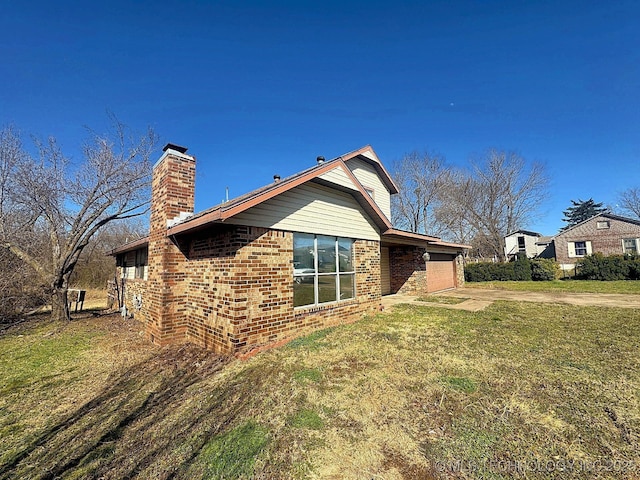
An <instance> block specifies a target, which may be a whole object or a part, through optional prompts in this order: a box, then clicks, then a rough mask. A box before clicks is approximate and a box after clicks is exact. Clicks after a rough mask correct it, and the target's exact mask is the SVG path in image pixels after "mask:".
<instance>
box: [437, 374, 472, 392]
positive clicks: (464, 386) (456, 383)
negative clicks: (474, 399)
mask: <svg viewBox="0 0 640 480" xmlns="http://www.w3.org/2000/svg"><path fill="white" fill-rule="evenodd" d="M442 381H443V383H444V384H445V385H446V386H448V387H450V388H452V389H453V390H459V391H461V392H464V393H473V392H475V391H476V389H477V388H478V387H477V386H476V384H475V382H474V381H473V380H471V379H469V378H466V377H444V378H443V379H442Z"/></svg>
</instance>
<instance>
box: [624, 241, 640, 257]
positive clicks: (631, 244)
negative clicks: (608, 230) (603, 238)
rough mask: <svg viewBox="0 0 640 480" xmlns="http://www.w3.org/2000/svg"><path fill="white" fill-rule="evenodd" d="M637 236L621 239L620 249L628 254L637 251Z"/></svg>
mask: <svg viewBox="0 0 640 480" xmlns="http://www.w3.org/2000/svg"><path fill="white" fill-rule="evenodd" d="M638 240H640V239H638V238H625V239H624V240H622V251H623V252H624V253H629V254H637V253H638Z"/></svg>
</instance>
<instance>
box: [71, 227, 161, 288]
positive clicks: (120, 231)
mask: <svg viewBox="0 0 640 480" xmlns="http://www.w3.org/2000/svg"><path fill="white" fill-rule="evenodd" d="M138 220H139V218H132V219H127V220H121V221H118V222H111V223H108V224H107V225H105V226H104V227H103V228H102V229H100V230H99V231H98V232H97V233H96V234H95V235H94V236H93V237H92V238H91V240H90V241H89V243H88V245H87V246H86V247H85V249H84V250H83V251H82V254H81V255H80V257H79V259H78V263H77V265H76V268H75V269H74V271H73V274H72V275H71V276H70V277H69V282H70V285H79V286H83V287H89V288H101V287H104V286H105V285H106V284H107V281H109V280H112V279H113V257H111V256H109V255H106V254H105V252H110V251H111V250H113V249H114V248H117V247H119V246H120V245H124V244H125V243H128V242H130V241H133V240H138V239H140V238H142V237H144V236H145V235H147V234H148V222H147V225H146V226H145V225H144V224H143V223H142V222H140V221H138Z"/></svg>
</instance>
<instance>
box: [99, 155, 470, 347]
mask: <svg viewBox="0 0 640 480" xmlns="http://www.w3.org/2000/svg"><path fill="white" fill-rule="evenodd" d="M186 152H187V149H186V148H184V147H180V146H177V145H173V144H168V145H167V146H166V147H165V148H164V153H163V155H162V156H161V157H160V159H159V160H158V162H157V163H156V164H155V166H154V169H153V179H152V192H151V217H150V233H149V236H148V237H147V238H143V239H141V240H137V241H135V242H132V243H129V244H127V245H124V246H122V247H120V248H117V249H115V250H114V251H113V252H111V254H112V255H114V256H115V257H116V260H117V266H118V268H117V272H118V273H117V282H114V287H115V288H116V289H117V292H116V293H113V295H116V296H118V298H119V299H120V300H121V301H122V302H123V312H124V313H126V314H127V315H132V316H133V317H134V318H136V319H138V320H140V321H141V322H142V323H143V324H144V328H145V333H146V336H147V337H148V338H149V339H150V340H151V341H152V342H154V343H156V344H159V345H165V344H169V343H174V342H184V341H190V342H193V343H196V344H199V345H201V346H203V347H206V348H209V349H212V350H214V351H217V352H220V353H240V352H244V351H248V350H251V349H253V348H255V347H258V346H261V345H266V344H271V343H273V342H277V341H280V340H285V339H287V338H291V337H294V336H298V335H300V334H302V333H305V332H308V331H311V330H314V329H318V328H324V327H328V326H331V325H336V324H339V323H343V322H350V321H354V320H356V319H358V318H361V317H362V315H363V314H365V313H367V312H372V311H376V310H377V309H378V308H379V306H380V300H381V295H385V294H391V293H403V294H404V293H406V294H424V293H428V292H432V291H437V290H443V289H448V288H455V287H456V286H458V285H461V284H462V283H463V282H464V272H463V263H462V258H463V252H464V250H465V249H466V248H468V247H467V246H466V245H457V244H453V243H448V242H444V241H442V240H441V239H439V238H437V237H431V236H428V235H421V234H416V233H410V232H405V231H401V230H397V229H394V228H393V227H392V225H391V222H390V221H389V218H390V217H391V195H393V194H395V193H397V191H398V190H397V187H396V185H395V184H394V182H393V180H392V179H391V176H390V175H389V173H388V172H387V170H386V169H385V168H384V166H383V165H382V163H381V162H380V160H379V158H378V157H377V155H376V154H375V152H374V151H373V149H372V148H371V147H370V146H366V147H363V148H361V149H359V150H356V151H354V152H351V153H348V154H345V155H343V156H340V157H337V158H334V159H333V160H329V161H325V160H324V158H323V157H318V159H317V162H316V163H315V165H313V166H312V167H310V168H308V169H306V170H304V171H302V172H300V173H298V174H296V175H293V176H291V177H289V178H285V179H280V178H279V177H278V176H276V177H274V181H273V182H272V183H270V184H269V185H266V186H265V187H263V188H260V189H258V190H255V191H253V192H250V193H248V194H246V195H243V196H241V197H238V198H235V199H232V200H229V201H227V202H224V203H222V204H220V205H217V206H215V207H212V208H210V209H208V210H205V211H202V212H199V213H194V211H193V209H194V193H195V185H194V184H195V167H196V160H195V157H193V156H191V155H188V154H187V153H186Z"/></svg>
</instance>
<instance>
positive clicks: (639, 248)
mask: <svg viewBox="0 0 640 480" xmlns="http://www.w3.org/2000/svg"><path fill="white" fill-rule="evenodd" d="M625 240H634V241H635V243H636V253H637V254H640V238H622V239H621V240H620V242H622V253H623V254H624V253H627V252H625V249H624V241H625Z"/></svg>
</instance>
